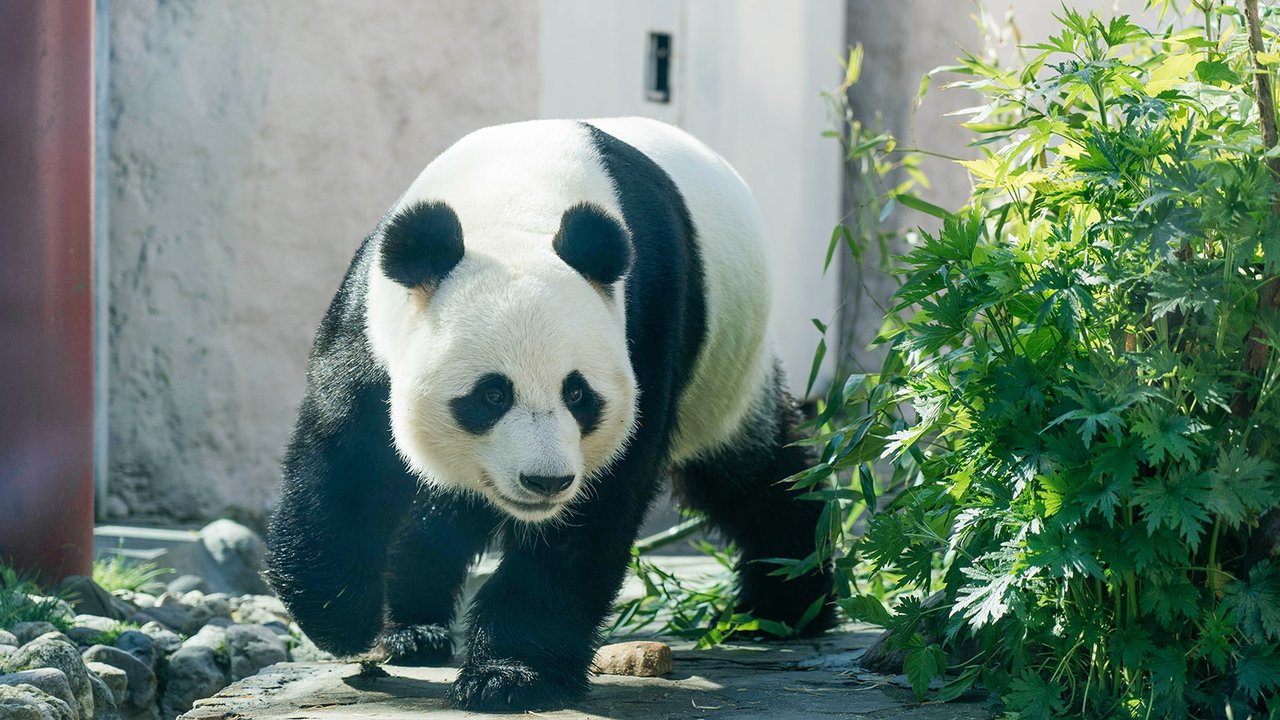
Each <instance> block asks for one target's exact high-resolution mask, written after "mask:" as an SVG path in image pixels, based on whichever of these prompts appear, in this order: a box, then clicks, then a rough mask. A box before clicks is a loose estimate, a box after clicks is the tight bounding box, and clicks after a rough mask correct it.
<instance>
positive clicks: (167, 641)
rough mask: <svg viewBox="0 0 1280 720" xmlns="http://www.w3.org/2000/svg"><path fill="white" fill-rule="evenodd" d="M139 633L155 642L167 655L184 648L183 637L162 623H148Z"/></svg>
mask: <svg viewBox="0 0 1280 720" xmlns="http://www.w3.org/2000/svg"><path fill="white" fill-rule="evenodd" d="M139 632H141V633H142V634H143V635H146V636H147V637H149V638H151V639H152V640H154V641H155V643H156V646H157V647H159V648H160V650H161V651H163V652H166V653H171V652H173V651H174V650H177V649H178V648H179V647H181V646H182V637H181V636H180V635H178V633H176V632H174V631H172V630H170V629H169V628H166V627H165V626H163V625H161V624H160V623H156V622H149V623H146V624H144V625H143V626H142V627H141V628H139Z"/></svg>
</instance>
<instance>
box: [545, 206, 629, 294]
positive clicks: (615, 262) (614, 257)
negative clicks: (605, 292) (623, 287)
mask: <svg viewBox="0 0 1280 720" xmlns="http://www.w3.org/2000/svg"><path fill="white" fill-rule="evenodd" d="M551 247H552V248H554V249H555V251H556V254H557V255H559V256H560V259H561V260H564V261H565V263H567V264H568V265H569V267H571V268H573V269H574V270H577V271H578V272H579V273H581V275H582V276H583V277H585V278H586V279H587V280H590V281H591V282H593V283H596V284H597V285H602V286H608V285H611V284H612V283H613V282H614V281H616V280H617V279H618V278H620V277H622V276H623V275H625V274H626V273H627V270H628V269H629V268H630V267H631V259H632V250H631V240H630V238H629V237H628V236H627V231H626V230H624V229H623V228H622V226H621V225H619V224H618V221H617V220H614V219H613V218H612V217H609V214H608V213H606V212H605V211H604V210H602V209H601V208H599V207H597V206H595V205H590V204H587V203H583V204H581V205H575V206H573V207H571V208H569V209H568V210H566V211H565V213H564V217H562V218H560V229H559V230H557V231H556V237H555V240H553V241H552V242H551Z"/></svg>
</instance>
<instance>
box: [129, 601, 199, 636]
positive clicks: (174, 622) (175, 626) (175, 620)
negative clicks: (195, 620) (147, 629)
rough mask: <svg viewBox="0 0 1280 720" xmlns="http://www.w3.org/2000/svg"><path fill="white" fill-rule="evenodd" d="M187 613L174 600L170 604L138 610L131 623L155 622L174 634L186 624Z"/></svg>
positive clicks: (185, 609)
mask: <svg viewBox="0 0 1280 720" xmlns="http://www.w3.org/2000/svg"><path fill="white" fill-rule="evenodd" d="M187 613H188V610H187V608H185V607H183V605H182V603H179V602H177V599H176V598H174V599H173V601H172V604H169V605H156V606H155V607H149V608H146V609H143V610H139V611H138V614H137V615H134V616H133V621H134V622H136V623H139V624H145V623H149V622H156V623H160V624H161V625H163V626H165V627H167V628H169V629H170V630H172V631H174V632H179V631H181V630H182V628H183V627H184V626H185V625H186V624H187Z"/></svg>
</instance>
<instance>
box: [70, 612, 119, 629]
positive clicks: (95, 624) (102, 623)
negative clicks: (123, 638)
mask: <svg viewBox="0 0 1280 720" xmlns="http://www.w3.org/2000/svg"><path fill="white" fill-rule="evenodd" d="M72 622H74V623H75V624H76V627H87V628H93V629H94V630H97V631H98V632H107V631H108V630H114V629H115V628H116V627H117V626H119V624H120V621H119V620H112V619H111V618H108V617H102V616H101V615H77V616H76V617H75V619H74V620H73V621H72Z"/></svg>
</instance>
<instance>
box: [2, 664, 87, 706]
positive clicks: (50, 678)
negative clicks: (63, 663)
mask: <svg viewBox="0 0 1280 720" xmlns="http://www.w3.org/2000/svg"><path fill="white" fill-rule="evenodd" d="M0 685H15V686H16V685H30V686H31V687H35V688H39V689H41V690H43V691H44V692H46V693H48V694H49V695H52V696H53V697H56V698H58V699H59V700H61V701H63V702H64V703H66V704H67V707H69V708H71V709H72V711H75V710H76V709H77V708H78V707H79V703H78V702H77V701H76V695H75V693H73V692H71V681H69V680H67V676H66V673H64V672H62V671H61V670H58V669H56V668H48V667H42V668H36V669H34V670H23V671H21V672H16V673H10V674H8V675H0Z"/></svg>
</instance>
